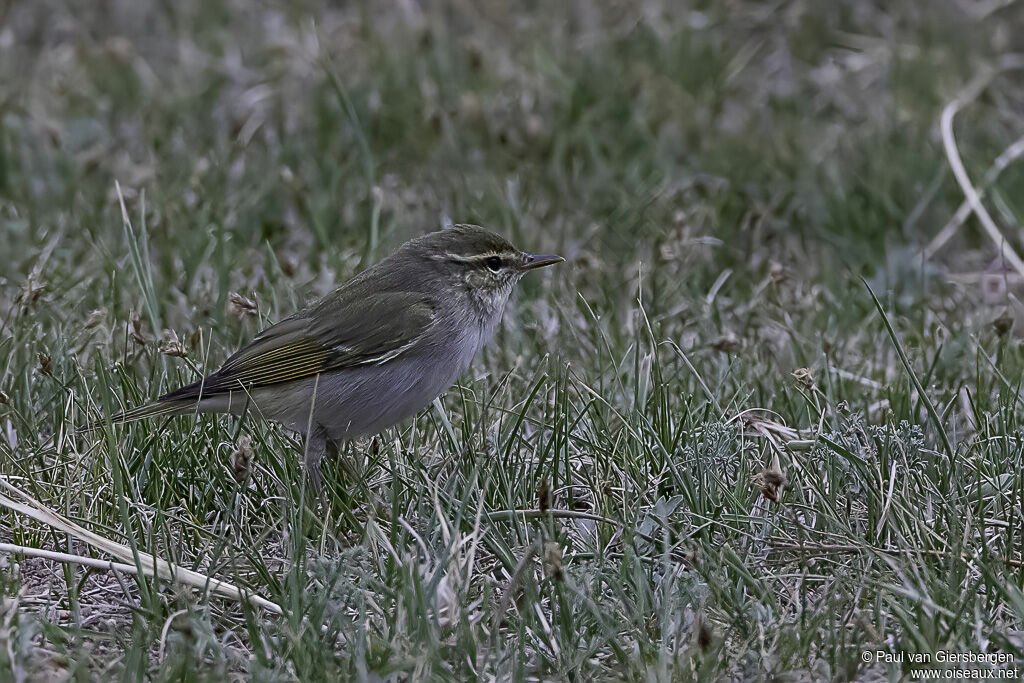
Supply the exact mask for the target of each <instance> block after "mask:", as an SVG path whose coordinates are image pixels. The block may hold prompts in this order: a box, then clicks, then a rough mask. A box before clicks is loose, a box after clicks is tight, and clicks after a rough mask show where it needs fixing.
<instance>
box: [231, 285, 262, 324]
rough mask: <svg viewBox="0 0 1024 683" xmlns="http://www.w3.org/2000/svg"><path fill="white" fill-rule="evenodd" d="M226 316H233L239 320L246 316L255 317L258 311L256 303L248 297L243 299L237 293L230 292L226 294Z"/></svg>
mask: <svg viewBox="0 0 1024 683" xmlns="http://www.w3.org/2000/svg"><path fill="white" fill-rule="evenodd" d="M226 308H227V312H228V315H231V316H234V317H235V318H238V319H239V320H241V319H242V318H244V317H245V316H247V315H256V311H257V310H258V309H257V307H256V302H255V301H253V300H252V299H250V298H248V297H244V296H242V295H241V294H239V293H238V292H230V293H229V294H228V303H227V307H226Z"/></svg>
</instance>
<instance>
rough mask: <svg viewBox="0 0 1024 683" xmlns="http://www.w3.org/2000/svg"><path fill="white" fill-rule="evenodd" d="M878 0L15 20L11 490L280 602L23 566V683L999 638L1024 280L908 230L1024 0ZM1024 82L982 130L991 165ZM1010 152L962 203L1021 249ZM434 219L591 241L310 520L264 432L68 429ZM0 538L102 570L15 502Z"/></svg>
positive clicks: (7, 132) (59, 10) (941, 184)
mask: <svg viewBox="0 0 1024 683" xmlns="http://www.w3.org/2000/svg"><path fill="white" fill-rule="evenodd" d="M385 5H386V6H385ZM890 5H893V4H892V3H888V4H878V5H873V4H864V3H840V4H834V3H833V4H828V3H825V4H820V3H819V4H815V3H803V2H787V3H781V4H776V5H773V6H772V7H771V10H769V9H767V8H765V7H764V6H763V5H762V4H761V3H753V2H749V3H748V2H740V3H720V2H702V3H697V4H696V5H695V6H694V7H692V8H689V9H683V8H679V7H676V6H675V5H673V4H663V3H658V2H653V1H652V2H643V3H634V4H626V5H619V4H617V3H612V2H599V3H591V4H589V5H588V4H580V5H578V6H575V7H574V8H568V7H562V6H561V5H559V4H557V3H541V4H536V3H490V2H485V3H462V2H441V3H424V4H422V5H418V4H416V3H405V4H401V3H396V4H394V5H393V6H392V5H390V4H384V5H381V6H378V4H376V3H353V4H351V5H347V6H340V7H339V6H334V5H328V4H321V3H315V2H309V3H300V4H299V5H298V6H293V5H283V4H282V5H278V4H276V3H264V4H261V5H259V6H252V5H251V4H247V3H238V2H234V1H232V0H216V1H212V2H210V1H208V2H191V1H189V2H182V3H170V4H168V3H162V4H154V5H147V4H142V5H139V4H136V3H127V2H113V3H107V4H105V5H103V6H102V7H99V6H97V7H93V6H91V5H90V6H81V7H78V6H74V5H65V4H63V3H51V2H41V3H11V4H9V5H7V6H6V7H4V8H2V9H0V55H2V58H0V235H3V237H4V242H5V249H4V250H3V251H2V252H0V391H2V392H3V393H2V394H0V473H2V475H3V476H4V477H5V480H6V481H7V482H8V483H10V484H12V485H14V486H16V487H17V488H18V489H20V490H22V491H24V492H25V493H27V494H29V495H31V496H32V497H33V498H35V499H37V500H38V501H39V502H40V503H41V504H42V505H45V506H47V507H48V508H50V509H51V510H53V511H55V512H58V513H60V514H62V515H64V516H65V517H67V518H69V519H70V520H72V521H75V522H77V523H78V524H81V525H82V526H84V527H86V528H88V529H89V530H91V531H92V532H94V533H96V534H99V535H100V536H103V537H105V538H107V539H110V540H111V541H115V542H118V543H120V544H123V545H125V546H127V547H129V548H130V549H132V550H131V554H130V555H129V558H132V557H135V558H136V560H135V561H128V562H127V563H128V564H135V563H136V562H137V561H138V560H137V558H138V557H139V555H138V554H139V553H150V554H152V555H155V556H157V557H159V558H163V559H165V560H167V561H170V562H173V563H176V564H178V565H180V566H182V567H185V568H189V569H194V570H196V571H198V572H200V573H201V574H204V575H207V576H210V577H212V578H215V579H218V580H222V581H228V582H230V583H233V584H235V585H237V586H240V587H241V588H242V589H243V590H245V591H250V592H252V593H254V594H258V595H260V596H263V597H264V598H266V599H268V600H270V601H272V602H274V603H275V604H277V605H279V606H280V608H281V611H282V612H283V614H282V615H280V616H277V615H274V614H272V613H270V612H268V611H266V610H263V609H260V608H258V607H254V606H252V605H251V604H250V603H248V602H244V601H241V602H240V601H235V600H229V599H224V598H222V597H220V596H217V595H212V594H210V593H209V592H208V591H203V590H196V589H194V588H189V587H184V586H181V585H178V584H175V583H172V582H168V581H165V580H159V579H154V578H151V577H146V576H144V575H135V574H131V573H129V572H115V571H107V570H104V569H98V568H95V567H92V568H90V567H87V566H85V565H82V564H78V563H74V562H62V563H58V562H55V561H52V560H47V559H41V558H38V557H32V556H30V555H28V554H26V553H18V552H14V553H9V554H5V555H0V595H2V596H3V601H2V603H0V645H2V646H0V671H3V674H2V676H0V677H2V678H5V679H6V678H13V679H15V680H42V679H49V678H69V677H70V678H77V679H92V678H98V677H101V676H104V675H113V676H117V677H119V678H125V679H153V680H179V679H184V680H222V679H224V678H229V677H236V676H237V677H244V678H252V679H258V680H295V679H301V680H320V679H330V678H342V679H362V680H370V679H373V680H380V679H387V680H408V679H415V680H424V679H430V680H434V679H442V680H465V679H471V678H486V679H502V680H505V679H515V680H537V679H550V680H565V679H575V680H592V679H616V680H619V679H621V680H640V679H645V680H650V679H653V680H670V679H671V680H690V679H698V680H719V679H723V678H728V679H751V678H754V679H767V678H787V679H798V680H800V679H803V680H823V679H834V680H850V679H858V678H879V677H882V678H891V679H899V678H900V677H903V676H911V675H912V674H911V669H912V665H911V664H910V658H909V656H908V657H907V658H906V660H907V661H906V662H904V663H902V664H900V663H885V662H879V661H870V662H865V661H863V659H862V655H863V653H864V652H865V651H872V652H874V651H875V650H885V651H888V652H893V653H900V652H903V653H927V654H929V655H930V656H931V657H932V658H933V659H932V663H933V665H934V664H935V656H936V653H938V652H939V651H951V652H957V653H989V654H996V653H1004V654H1008V655H1010V656H1012V657H1013V658H1014V664H1016V662H1020V661H1022V660H1021V658H1022V657H1024V637H1022V634H1024V593H1022V589H1021V586H1022V580H1024V571H1022V567H1024V537H1022V536H1021V533H1020V531H1019V529H1020V521H1021V514H1022V510H1021V508H1022V497H1024V475H1022V474H1021V473H1022V471H1024V469H1022V462H1021V461H1022V453H1024V449H1022V448H1021V446H1020V444H1021V439H1022V438H1024V436H1022V434H1021V431H1022V426H1021V420H1020V416H1021V409H1020V401H1021V384H1020V380H1019V377H1020V376H1021V372H1022V370H1024V350H1022V345H1021V342H1020V339H1021V337H1020V332H1021V330H1022V329H1024V308H1022V307H1021V304H1020V300H1019V296H1020V292H1021V283H1020V281H1019V278H1017V277H1016V276H1015V275H1014V274H1012V273H1011V272H1009V271H1007V270H1006V269H1002V268H1000V267H998V263H996V264H995V265H992V263H993V259H994V257H995V254H996V253H997V251H996V248H995V247H994V246H993V244H992V243H991V242H990V241H989V240H988V239H987V237H986V236H985V234H984V232H983V231H981V230H980V229H979V226H978V225H976V224H975V223H974V222H973V220H969V221H967V223H966V224H965V225H964V226H963V227H962V228H961V229H960V230H959V231H958V233H957V234H956V236H955V237H954V239H953V241H952V242H951V243H950V244H948V245H947V246H945V247H944V248H943V249H942V250H941V251H939V252H938V254H937V255H936V256H935V257H934V258H932V259H925V258H923V257H922V256H921V249H922V247H923V246H924V245H926V244H927V243H928V242H929V241H930V240H931V239H932V237H934V235H935V234H937V233H938V231H939V230H940V229H941V227H942V226H943V225H944V224H945V223H946V222H947V221H948V220H949V218H950V217H951V216H952V215H953V214H954V212H955V211H956V209H957V207H958V206H959V204H960V203H961V201H962V200H963V196H962V193H961V191H960V188H959V186H958V185H957V182H956V180H955V179H954V177H953V175H952V173H951V172H950V170H949V166H948V163H947V161H946V156H945V152H944V150H943V144H942V140H941V137H940V133H939V125H938V122H939V117H940V114H941V112H942V109H943V107H944V106H945V105H946V104H947V103H949V102H950V101H951V100H953V99H954V98H955V97H956V96H957V94H958V92H960V91H961V89H962V88H964V87H965V86H966V85H967V84H968V83H969V82H970V81H971V79H972V78H973V77H975V76H976V74H977V73H978V72H979V71H981V70H983V69H984V68H986V67H987V66H991V65H994V64H996V63H998V61H999V60H1000V58H1001V55H1002V53H1003V52H1004V51H1005V50H1006V49H1007V46H1008V45H1009V39H1008V36H1007V28H1006V27H1007V26H1012V25H1014V23H1013V22H1014V21H1017V20H1019V19H1020V16H1019V14H1020V8H1019V7H1018V6H1017V5H1016V4H1010V5H1008V6H1006V7H1003V8H1000V9H997V10H995V11H993V12H992V13H990V14H983V13H980V12H976V11H974V10H968V9H965V8H961V7H959V6H958V5H955V4H954V5H950V6H948V7H944V8H937V7H935V6H934V4H933V3H925V2H919V3H900V4H899V5H898V6H890ZM965 7H966V5H965ZM1019 86H1020V75H1019V74H1016V73H1011V72H1007V73H1004V74H1000V75H998V76H996V77H995V78H994V80H993V81H992V83H991V85H990V86H989V87H988V88H987V89H986V90H985V91H984V92H983V93H982V94H981V95H980V97H979V98H978V99H977V101H974V102H972V103H970V104H969V105H968V106H967V107H965V108H964V109H963V110H962V111H961V112H960V113H959V114H958V116H957V120H956V124H955V125H956V136H957V143H958V145H959V152H960V154H961V155H962V157H963V159H964V164H965V166H966V169H967V172H968V173H969V174H970V175H971V177H972V178H974V180H975V182H976V183H978V184H979V185H980V184H981V179H982V178H983V177H984V176H985V172H986V169H988V167H989V166H990V165H991V164H992V162H993V160H994V159H995V158H996V157H997V156H998V155H999V154H1000V153H1001V152H1002V151H1003V150H1004V149H1006V148H1007V147H1008V146H1009V145H1011V144H1012V143H1013V142H1014V141H1015V140H1016V139H1017V138H1018V137H1019V136H1020V130H1021V128H1022V125H1024V121H1022V120H1021V116H1020V114H1019V112H1020V111H1021V110H1022V107H1021V105H1022V103H1021V102H1020V101H1019V100H1020V92H1022V91H1021V89H1020V87H1019ZM1022 180H1024V178H1022V176H1021V174H1020V170H1019V168H1016V167H1014V166H1013V165H1010V166H1009V167H1008V168H1007V169H1006V170H1005V172H1003V173H1002V174H1000V175H998V177H996V178H995V179H994V181H993V182H992V183H991V185H990V186H989V187H988V189H987V192H986V194H985V196H984V197H983V200H984V201H985V203H986V206H987V207H988V209H989V212H990V213H991V214H992V216H993V218H994V220H995V221H996V222H997V223H998V224H999V226H1000V228H1001V229H1002V231H1003V233H1004V234H1005V235H1006V236H1007V237H1008V238H1009V239H1010V241H1011V244H1014V245H1017V244H1018V241H1017V235H1016V232H1015V231H1014V230H1013V228H1014V227H1015V226H1016V225H1018V224H1019V223H1020V209H1019V207H1018V204H1019V200H1018V199H1017V197H1018V196H1019V194H1020V190H1021V182H1022ZM447 220H453V221H460V222H461V221H466V222H476V223H480V224H484V225H487V226H490V227H492V228H494V229H495V230H498V231H499V232H502V233H504V234H505V235H507V236H508V237H509V238H510V239H512V240H514V241H515V242H516V243H517V244H518V245H521V246H523V247H526V248H530V249H533V250H536V251H541V252H549V251H551V252H556V253H561V254H563V255H565V256H566V257H567V259H568V261H567V263H566V264H563V265H562V266H559V267H558V268H555V269H550V270H549V271H545V272H542V273H535V274H533V275H531V276H530V277H528V278H526V279H525V280H524V281H523V283H522V286H521V287H520V290H519V292H518V294H517V296H516V298H515V300H514V301H513V302H512V303H511V304H510V307H509V310H508V311H507V313H506V322H505V324H504V325H503V327H502V329H501V331H500V332H499V334H498V337H497V338H496V340H495V342H494V343H493V344H492V345H491V346H490V347H489V348H488V349H486V350H485V351H484V352H483V353H482V354H481V356H480V357H479V358H478V359H477V360H476V362H475V363H474V366H473V368H472V370H471V372H470V373H468V374H467V375H466V376H464V377H463V378H462V379H461V380H460V383H459V384H458V385H457V386H456V387H454V388H452V389H451V390H450V391H448V392H447V393H446V394H445V395H444V396H443V397H442V399H441V401H440V403H439V404H437V405H436V406H434V407H432V408H430V409H427V410H425V411H423V412H422V413H421V414H420V415H419V416H417V418H416V419H415V420H412V421H410V422H408V423H406V424H403V425H401V426H400V427H398V428H395V429H392V430H389V431H387V432H385V433H384V434H381V435H379V436H378V437H376V438H374V439H367V440H364V441H360V442H357V443H352V444H348V445H346V446H345V447H344V448H343V449H342V451H341V453H339V454H338V456H337V457H336V458H334V459H333V460H331V461H329V462H327V463H325V478H326V480H327V482H328V493H327V501H326V503H325V504H324V505H323V506H318V505H317V504H316V502H315V501H312V500H311V499H312V496H311V492H310V491H307V490H306V489H305V486H304V484H303V479H302V476H301V468H300V465H299V463H300V459H301V457H300V456H301V451H302V443H301V440H300V439H299V438H297V437H296V436H294V435H292V434H290V433H288V432H287V431H285V430H283V429H282V428H280V427H278V426H275V425H270V424H265V423H261V422H259V421H255V420H252V419H242V420H239V419H235V418H226V417H223V418H213V417H204V418H201V419H186V418H178V419H172V420H169V421H160V420H155V421H153V422H151V423H139V424H134V425H129V426H126V427H117V428H113V429H111V428H104V429H102V430H100V431H99V432H97V433H95V434H93V435H90V436H88V437H83V436H78V435H76V434H75V428H76V427H78V426H81V425H82V424H84V423H85V422H86V421H87V420H88V419H90V418H92V417H95V416H96V415H99V414H101V413H109V412H111V411H113V410H115V409H117V408H119V407H121V406H133V405H136V404H138V403H140V402H143V401H145V400H147V399H149V398H152V397H155V396H157V395H159V394H160V393H162V392H164V391H167V390H170V389H172V388H175V387H177V386H179V385H180V384H182V383H185V382H188V381H192V380H193V379H194V378H196V377H197V376H198V375H199V374H200V373H201V372H203V371H206V370H210V369H213V368H215V367H216V366H217V365H218V364H219V363H220V362H221V361H223V359H224V358H226V356H227V355H228V354H229V353H230V352H231V351H232V350H233V349H235V348H237V347H238V346H239V345H240V344H242V343H244V342H245V341H246V340H247V339H249V338H251V337H252V336H253V335H254V334H256V332H258V331H259V329H261V327H263V326H264V325H266V324H267V323H269V322H271V321H274V320H277V319H280V318H281V317H283V316H284V315H287V314H288V313H290V312H291V311H293V310H295V308H296V307H298V306H299V305H301V304H302V303H303V302H305V301H308V300H310V299H312V298H314V297H316V296H319V295H322V294H324V293H326V292H328V291H329V290H330V289H331V288H332V287H334V286H336V285H337V284H339V283H341V282H343V281H345V280H346V279H347V278H348V277H350V276H351V275H352V274H353V273H355V272H357V271H358V270H360V269H361V268H363V267H365V266H366V265H368V264H370V263H373V262H375V261H376V260H378V259H379V258H380V257H381V256H382V255H384V254H386V253H387V252H388V251H390V250H391V249H392V248H393V247H395V246H396V245H398V244H399V243H401V242H402V241H403V240H405V239H407V238H408V237H411V236H413V235H416V234H419V233H421V232H423V231H426V230H428V229H433V228H436V227H438V226H440V225H442V224H443V223H444V222H445V221H447ZM865 283H866V284H865ZM866 285H867V286H866ZM874 297H877V298H874ZM168 330H170V331H173V332H174V337H173V338H172V337H171V336H170V334H169V333H168V332H166V331H168ZM175 340H177V341H178V342H180V345H177V346H176V345H175V344H173V343H171V342H173V341H175ZM161 349H163V351H164V352H161ZM0 543H7V544H11V545H15V546H23V547H27V548H41V549H46V550H50V551H54V552H60V553H68V554H71V555H88V556H92V557H96V558H101V559H103V560H110V559H114V558H112V557H109V556H107V555H105V554H103V553H98V552H96V551H94V550H90V549H89V548H88V547H87V546H85V545H84V544H83V543H81V542H80V541H77V540H76V539H75V538H73V537H71V536H70V535H68V534H67V533H63V532H60V531H56V530H54V529H53V528H51V527H49V526H47V525H45V524H40V523H38V522H36V521H33V520H32V519H30V518H28V517H27V516H25V515H24V514H20V513H18V512H14V511H10V510H4V511H2V512H0ZM121 561H124V560H121ZM997 668H998V667H997Z"/></svg>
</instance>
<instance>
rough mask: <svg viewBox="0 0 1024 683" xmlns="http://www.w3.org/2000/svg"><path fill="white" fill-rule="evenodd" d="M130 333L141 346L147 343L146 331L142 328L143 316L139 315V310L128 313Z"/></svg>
mask: <svg viewBox="0 0 1024 683" xmlns="http://www.w3.org/2000/svg"><path fill="white" fill-rule="evenodd" d="M128 334H129V335H130V336H131V338H132V339H133V340H134V341H135V343H136V344H138V345H140V346H145V345H146V342H147V339H146V333H145V331H144V330H143V329H142V316H140V315H139V312H138V311H132V312H131V313H130V314H129V315H128Z"/></svg>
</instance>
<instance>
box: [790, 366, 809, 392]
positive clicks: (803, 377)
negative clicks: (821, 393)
mask: <svg viewBox="0 0 1024 683" xmlns="http://www.w3.org/2000/svg"><path fill="white" fill-rule="evenodd" d="M793 378H794V379H795V380H796V381H797V382H799V383H800V384H802V385H804V386H805V387H807V388H808V389H813V388H814V374H813V373H812V372H811V369H810V368H797V369H796V370H794V371H793Z"/></svg>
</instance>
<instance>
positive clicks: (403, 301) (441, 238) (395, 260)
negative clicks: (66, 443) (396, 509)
mask: <svg viewBox="0 0 1024 683" xmlns="http://www.w3.org/2000/svg"><path fill="white" fill-rule="evenodd" d="M564 260H565V259H563V258H562V257H561V256H555V255H551V254H544V255H537V254H527V253H525V252H522V251H520V250H518V249H516V248H515V247H513V246H512V245H511V244H509V243H508V242H507V241H506V240H505V239H503V238H502V237H500V236H499V235H496V234H494V233H493V232H490V231H488V230H484V229H483V228H481V227H478V226H475V225H456V226H453V227H451V228H448V229H446V230H441V231H438V232H432V233H430V234H427V235H423V236H421V237H417V238H415V239H412V240H409V241H408V242H406V243H405V244H403V245H402V246H401V247H399V248H398V250H397V251H396V252H395V253H393V254H392V255H390V256H388V257H387V258H385V259H384V260H383V261H381V262H380V263H378V264H376V265H374V266H372V267H370V268H368V269H367V270H365V271H363V272H362V273H360V274H359V275H357V276H356V277H354V278H353V279H352V280H350V281H349V282H347V283H346V284H344V285H342V286H341V287H339V288H338V289H336V290H334V291H333V292H331V293H330V294H328V295H327V296H325V297H324V298H322V299H320V300H319V301H317V302H315V303H313V304H311V305H309V306H307V307H306V308H304V309H302V310H301V311H299V312H298V313H295V314H294V315H292V316H291V317H288V318H285V319H284V320H282V321H281V322H279V323H277V324H276V325H271V326H270V327H268V328H266V329H265V330H263V331H262V332H260V333H259V334H258V335H256V337H255V338H254V339H253V340H252V342H251V343H250V344H249V345H248V346H245V347H244V348H242V349H241V350H239V351H238V352H237V353H235V354H234V355H232V356H231V357H230V358H228V359H227V361H226V362H225V363H224V365H222V366H221V368H220V369H219V370H217V371H216V372H214V373H212V374H210V375H207V376H206V377H204V378H203V379H201V380H199V381H198V382H194V383H192V384H189V385H188V386H185V387H182V388H180V389H177V390H175V391H172V392H170V393H167V394H164V395H163V396H161V397H160V398H158V399H157V400H156V401H154V402H152V403H149V404H147V405H144V406H140V407H138V408H134V409H132V410H128V411H125V412H122V413H119V414H117V415H115V416H113V417H111V418H110V420H111V421H112V422H115V423H120V422H131V421H134V420H141V419H144V418H148V417H154V416H158V415H182V414H186V413H233V414H236V415H238V414H241V413H243V412H244V411H246V410H248V409H250V408H251V409H252V410H254V411H255V413H256V414H258V415H261V416H262V417H264V418H265V419H269V420H274V421H277V422H281V423H283V424H284V425H285V426H287V427H288V428H290V429H292V430H295V431H297V432H300V433H302V434H305V435H306V453H305V464H306V470H307V472H308V474H309V476H310V479H311V480H312V482H313V484H314V486H316V487H317V488H318V489H319V488H320V463H321V460H322V459H323V456H324V453H325V451H326V448H327V443H328V441H337V440H343V439H348V438H352V437H357V436H362V435H368V434H376V433H377V432H380V431H382V430H383V429H385V428H387V427H389V426H391V425H393V424H396V423H398V422H401V421H402V420H404V419H405V418H407V417H410V416H412V415H413V414H415V413H416V412H417V411H419V410H420V409H421V408H424V407H425V406H427V405H428V404H429V403H430V402H431V401H433V400H434V399H435V398H436V397H437V396H438V395H440V394H441V392H443V391H444V390H445V389H447V388H448V387H450V386H451V385H452V384H454V382H455V380H456V379H457V378H458V377H459V375H461V374H462V373H463V372H464V371H465V370H466V368H468V367H469V363H470V361H471V360H472V359H473V356H474V355H475V354H476V352H477V351H478V350H479V349H480V348H482V347H483V346H484V344H486V343H487V342H488V341H489V340H490V339H491V337H492V336H493V335H494V331H495V329H496V328H497V326H498V321H499V320H500V319H501V314H502V311H503V310H504V308H505V303H506V302H507V301H508V297H509V294H510V293H511V292H512V287H513V286H514V285H515V284H516V283H517V282H518V281H519V279H520V278H521V277H522V276H523V275H524V274H525V273H526V272H528V271H530V270H533V269H535V268H541V267H543V266H549V265H552V264H554V263H559V262H561V261H564ZM100 423H102V421H98V422H96V423H93V424H91V425H89V426H88V427H86V428H85V429H92V428H94V427H95V426H96V425H97V424H100Z"/></svg>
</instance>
